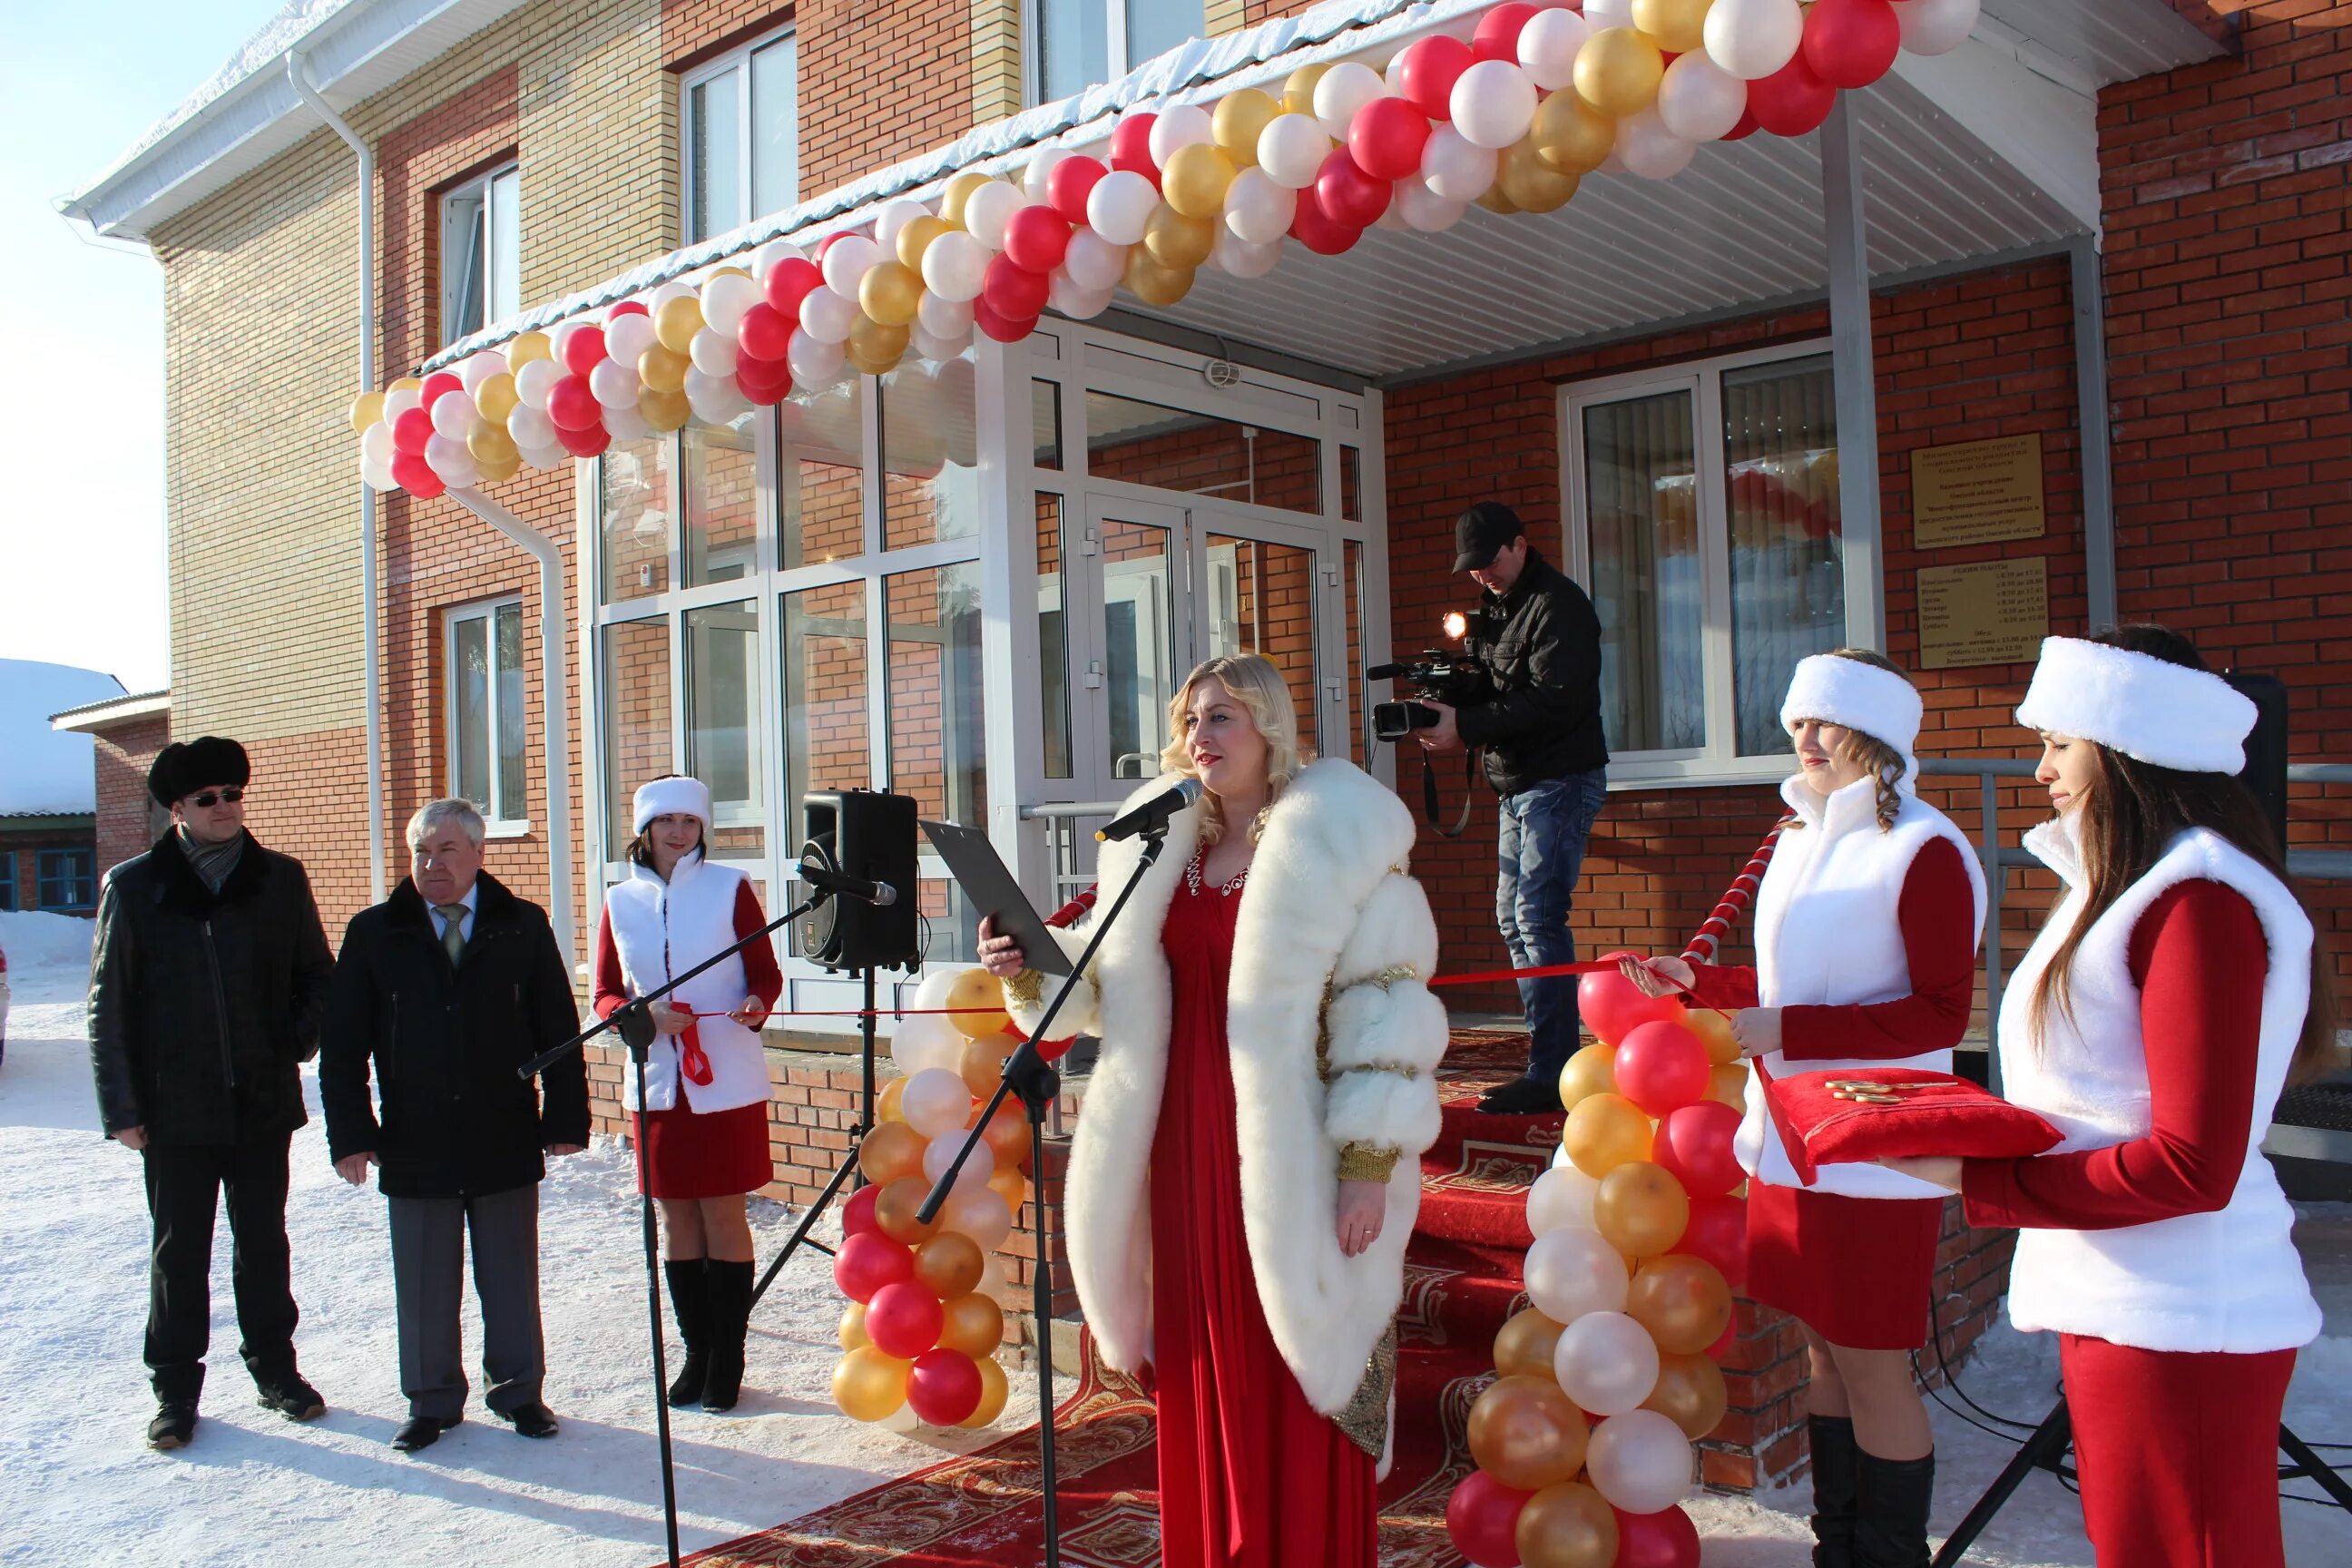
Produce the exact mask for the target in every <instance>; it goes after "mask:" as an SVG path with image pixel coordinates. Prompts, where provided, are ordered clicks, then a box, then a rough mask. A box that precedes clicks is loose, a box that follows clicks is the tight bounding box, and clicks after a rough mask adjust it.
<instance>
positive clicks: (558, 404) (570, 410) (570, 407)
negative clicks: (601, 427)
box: [547, 374, 604, 430]
mask: <svg viewBox="0 0 2352 1568" xmlns="http://www.w3.org/2000/svg"><path fill="white" fill-rule="evenodd" d="M547 416H548V418H550V419H551V420H553V421H554V423H555V427H556V428H557V429H558V430H586V429H590V428H592V427H593V426H596V425H597V424H599V423H601V422H602V421H603V419H604V405H603V404H601V403H599V402H597V401H596V395H595V394H594V393H593V392H591V391H589V390H588V378H587V377H586V376H584V375H578V374H573V375H567V376H565V377H564V378H563V379H562V380H561V381H559V382H557V383H556V384H554V385H553V386H551V387H549V388H548V389H547Z"/></svg>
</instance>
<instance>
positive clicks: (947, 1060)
mask: <svg viewBox="0 0 2352 1568" xmlns="http://www.w3.org/2000/svg"><path fill="white" fill-rule="evenodd" d="M914 1005H915V1006H917V1007H921V1006H922V1005H923V1004H922V1003H921V1002H917V1003H915V1004H914ZM931 1005H932V1006H937V1005H939V1004H938V1003H936V1002H935V1003H932V1004H931ZM962 1054H963V1036H962V1035H961V1034H960V1033H958V1032H957V1030H956V1026H954V1025H953V1024H950V1023H949V1022H948V1021H947V1020H946V1019H945V1018H942V1017H940V1016H939V1015H938V1014H936V1013H932V1012H929V1011H924V1012H918V1013H915V1014H913V1015H912V1016H908V1017H905V1018H901V1019H899V1020H898V1026H897V1027H896V1028H894V1029H893V1030H891V1032H890V1059H891V1060H892V1061H894V1062H896V1063H897V1064H898V1070H899V1071H900V1072H902V1073H904V1074H906V1075H907V1076H908V1078H913V1077H914V1076H915V1075H916V1074H917V1073H919V1072H921V1071H923V1070H924V1069H925V1068H954V1067H955V1065H956V1063H957V1061H958V1060H959V1059H960V1058H961V1056H962Z"/></svg>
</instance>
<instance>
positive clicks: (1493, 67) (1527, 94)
mask: <svg viewBox="0 0 2352 1568" xmlns="http://www.w3.org/2000/svg"><path fill="white" fill-rule="evenodd" d="M1447 107H1448V108H1449V109H1451V110H1453V115H1454V129H1455V130H1456V131H1458V132H1461V133H1462V139H1463V140H1464V141H1465V142H1469V143H1470V144H1471V145H1472V146H1474V147H1488V148H1492V149H1494V150H1496V151H1497V152H1500V151H1501V150H1502V149H1503V148H1506V147H1507V146H1509V145H1510V144H1511V143H1512V142H1517V140H1518V139H1519V138H1520V137H1522V136H1525V135H1526V134H1527V133H1528V121H1531V120H1533V119H1534V118H1535V117H1536V84H1535V83H1534V82H1532V81H1530V80H1528V73H1527V72H1525V71H1523V70H1521V69H1520V68H1518V67H1517V66H1515V65H1513V64H1511V63H1510V62H1509V61H1507V60H1479V61H1477V62H1476V63H1475V64H1474V65H1472V66H1471V68H1469V69H1468V70H1465V71H1464V72H1463V73H1462V74H1461V75H1460V76H1459V77H1456V78H1455V79H1454V96H1453V97H1452V98H1451V99H1449V100H1447Z"/></svg>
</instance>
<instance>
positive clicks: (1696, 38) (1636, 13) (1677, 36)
mask: <svg viewBox="0 0 2352 1568" xmlns="http://www.w3.org/2000/svg"><path fill="white" fill-rule="evenodd" d="M1714 4H1715V0H1633V26H1636V27H1639V28H1640V29H1641V30H1642V32H1643V35H1644V36H1645V37H1648V38H1649V39H1650V40H1651V41H1652V42H1653V43H1654V44H1656V45H1657V46H1658V47H1660V48H1661V49H1664V50H1665V51H1666V52H1668V53H1669V54H1676V55H1686V54H1688V53H1690V52H1691V51H1692V50H1693V49H1699V48H1705V47H1706V13H1707V10H1708V8H1709V7H1711V6H1712V5H1714Z"/></svg>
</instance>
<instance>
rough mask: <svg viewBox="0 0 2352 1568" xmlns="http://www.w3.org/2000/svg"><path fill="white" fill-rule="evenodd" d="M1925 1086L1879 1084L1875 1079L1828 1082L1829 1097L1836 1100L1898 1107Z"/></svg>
mask: <svg viewBox="0 0 2352 1568" xmlns="http://www.w3.org/2000/svg"><path fill="white" fill-rule="evenodd" d="M1926 1088H1927V1085H1925V1084H1917V1083H1881V1082H1879V1081H1878V1080H1877V1079H1867V1078H1833V1079H1830V1080H1829V1089H1830V1093H1831V1095H1832V1097H1833V1098H1835V1099H1838V1100H1852V1101H1853V1102H1854V1103H1855V1104H1857V1105H1900V1104H1902V1103H1903V1101H1904V1100H1905V1098H1906V1096H1909V1095H1914V1094H1917V1093H1919V1092H1920V1091H1921V1090H1922V1089H1926Z"/></svg>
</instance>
